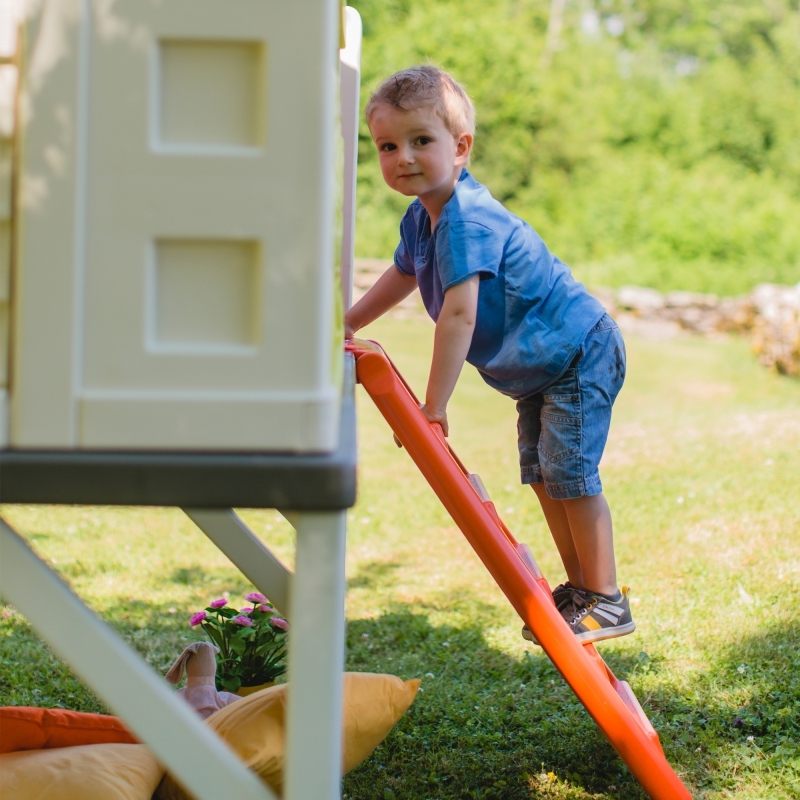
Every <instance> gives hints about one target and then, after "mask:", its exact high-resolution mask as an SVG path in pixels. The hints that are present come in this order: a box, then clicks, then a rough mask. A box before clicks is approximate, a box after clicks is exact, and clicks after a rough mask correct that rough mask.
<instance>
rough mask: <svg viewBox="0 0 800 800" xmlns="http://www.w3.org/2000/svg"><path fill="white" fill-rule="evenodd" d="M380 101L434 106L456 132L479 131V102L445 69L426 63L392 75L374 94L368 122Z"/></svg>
mask: <svg viewBox="0 0 800 800" xmlns="http://www.w3.org/2000/svg"><path fill="white" fill-rule="evenodd" d="M379 105H389V106H393V107H394V108H399V109H400V110H401V111H414V110H415V109H417V108H424V107H431V108H433V110H434V111H435V112H436V113H437V114H438V115H439V117H441V119H442V121H443V122H444V124H445V126H446V127H447V130H449V131H450V133H452V134H453V136H459V135H460V134H462V133H468V134H470V135H471V136H474V135H475V106H474V105H472V100H470V99H469V95H468V94H467V93H466V92H465V91H464V87H463V86H462V85H461V84H460V83H459V82H458V81H457V80H455V79H454V78H453V77H452V76H451V75H449V74H448V73H447V72H445V71H444V70H443V69H439V68H438V67H433V66H430V65H424V66H419V67H409V68H408V69H404V70H401V71H400V72H395V74H394V75H390V76H389V77H388V78H387V79H386V80H385V81H384V82H383V83H382V84H381V85H380V86H379V87H378V88H377V89H376V90H375V91H374V92H373V94H372V96H371V97H370V98H369V102H368V103H367V107H366V109H365V112H364V113H365V115H366V117H367V122H368V123H369V118H370V117H371V116H372V113H373V112H374V111H375V109H376V108H377V107H378V106H379Z"/></svg>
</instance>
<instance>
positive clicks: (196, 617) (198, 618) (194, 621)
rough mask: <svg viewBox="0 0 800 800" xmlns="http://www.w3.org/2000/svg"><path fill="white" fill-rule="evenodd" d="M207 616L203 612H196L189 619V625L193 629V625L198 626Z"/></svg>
mask: <svg viewBox="0 0 800 800" xmlns="http://www.w3.org/2000/svg"><path fill="white" fill-rule="evenodd" d="M207 616H208V615H207V614H206V612H205V611H198V612H196V613H195V614H192V616H191V617H190V618H189V625H191V627H192V628H194V626H195V625H199V624H200V623H201V622H202V621H203V620H204V619H205V618H206V617H207Z"/></svg>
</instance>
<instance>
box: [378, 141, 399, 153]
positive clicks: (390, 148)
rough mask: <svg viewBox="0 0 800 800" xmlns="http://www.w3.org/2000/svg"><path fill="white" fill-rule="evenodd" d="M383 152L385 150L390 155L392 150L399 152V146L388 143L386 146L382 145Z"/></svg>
mask: <svg viewBox="0 0 800 800" xmlns="http://www.w3.org/2000/svg"><path fill="white" fill-rule="evenodd" d="M381 150H384V151H385V152H387V153H389V152H391V151H392V150H397V145H396V144H392V143H391V142H386V144H382V145H381Z"/></svg>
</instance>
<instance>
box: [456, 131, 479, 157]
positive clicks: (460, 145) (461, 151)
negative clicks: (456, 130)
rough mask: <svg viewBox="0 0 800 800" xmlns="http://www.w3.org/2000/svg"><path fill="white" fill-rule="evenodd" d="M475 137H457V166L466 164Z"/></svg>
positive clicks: (466, 134) (468, 134)
mask: <svg viewBox="0 0 800 800" xmlns="http://www.w3.org/2000/svg"><path fill="white" fill-rule="evenodd" d="M474 140H475V137H474V136H473V135H472V134H471V133H460V134H459V135H458V136H457V137H456V164H466V163H467V162H468V161H469V154H470V153H471V152H472V142H473V141H474Z"/></svg>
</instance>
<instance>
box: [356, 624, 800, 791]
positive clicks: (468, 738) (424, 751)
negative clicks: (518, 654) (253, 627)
mask: <svg viewBox="0 0 800 800" xmlns="http://www.w3.org/2000/svg"><path fill="white" fill-rule="evenodd" d="M799 644H800V626H799V625H798V622H797V621H795V620H784V621H783V622H781V623H776V624H775V625H774V626H773V627H771V628H769V629H765V630H763V631H760V632H759V633H758V634H756V635H749V636H745V637H742V638H741V639H739V640H737V641H731V642H730V643H729V644H728V645H726V646H725V647H724V648H722V649H719V650H718V651H717V652H714V653H709V654H708V667H707V669H706V670H705V671H700V672H693V673H692V674H691V677H690V680H689V681H685V680H681V678H682V676H681V675H680V673H679V671H678V669H679V668H677V667H676V665H674V664H670V662H669V660H668V659H667V658H665V657H663V656H653V657H651V656H648V655H646V654H644V653H640V654H638V655H633V652H635V650H634V651H629V652H619V651H609V652H608V653H605V654H604V655H605V656H606V658H607V661H608V663H609V666H610V667H611V668H612V670H614V672H615V673H616V674H617V676H618V677H619V678H621V679H625V680H628V681H629V682H630V683H631V684H632V686H633V687H634V690H635V691H636V693H637V695H638V696H639V699H640V701H641V702H642V704H643V705H644V707H645V710H646V712H647V714H648V716H649V717H650V718H651V721H652V722H653V724H654V727H655V728H656V730H657V731H658V733H659V735H660V737H661V741H662V745H663V747H664V750H665V752H666V755H667V759H668V760H669V762H670V763H671V764H672V766H673V767H674V768H675V769H676V771H677V772H678V774H679V775H680V776H681V778H682V780H683V781H684V782H685V783H686V785H687V786H688V787H689V788H690V789H691V791H692V792H693V796H695V797H698V798H702V797H709V796H714V797H719V796H728V794H725V793H731V792H732V793H733V794H736V793H738V792H739V791H745V790H746V792H748V794H747V796H752V797H769V798H770V800H779V798H780V799H781V800H782V799H783V798H791V797H797V796H800V747H799V746H798V740H799V738H800V737H798V734H799V733H800V681H798V675H800V648H798V645H799ZM348 647H349V653H348V669H350V670H358V671H375V672H389V673H393V674H397V675H400V676H401V677H403V678H411V677H420V678H423V684H422V693H421V694H420V695H418V697H417V699H416V701H415V703H414V705H413V706H412V707H411V709H410V710H409V712H408V713H407V714H406V716H405V717H404V718H403V719H402V720H400V722H399V723H398V725H397V727H396V728H395V730H394V731H393V732H392V734H390V736H389V737H388V738H387V740H386V741H385V742H384V744H383V745H382V746H381V747H380V748H378V750H377V751H376V752H375V754H374V755H373V757H372V758H371V759H369V760H368V761H367V762H366V763H365V764H363V765H362V766H361V767H360V768H359V769H358V770H356V771H354V772H353V773H351V775H349V776H348V777H347V778H346V780H345V792H346V794H347V797H348V798H350V799H351V800H367V799H368V798H369V799H370V800H371V798H375V797H378V798H398V800H400V799H401V798H402V799H403V800H412V799H413V800H417V798H423V797H426V798H496V799H497V800H501V799H502V800H505V798H509V799H511V798H540V797H541V798H545V797H557V798H565V799H569V800H577V799H578V798H581V799H582V798H589V797H591V798H606V797H608V798H612V797H614V798H625V800H628V799H630V800H634V799H638V798H644V797H645V795H644V793H643V792H642V790H641V789H640V787H639V786H638V784H637V783H636V781H635V780H634V778H633V777H632V775H631V774H630V773H629V772H628V770H627V768H626V767H625V766H624V764H623V763H622V762H621V760H620V759H619V758H618V757H617V756H616V754H615V753H614V752H613V750H612V748H611V747H610V745H608V743H607V742H606V741H605V738H604V737H603V735H602V733H601V732H600V730H599V729H598V728H597V727H596V726H595V725H594V723H593V722H592V721H591V719H590V718H589V717H588V715H587V713H586V712H585V710H584V709H583V708H582V706H581V705H580V703H579V701H578V700H577V698H576V697H575V696H574V695H573V694H572V692H571V690H570V689H569V688H568V687H567V686H566V684H565V683H564V681H563V680H562V679H561V677H560V676H559V674H558V673H557V671H556V669H555V667H553V665H552V664H551V663H550V661H549V660H548V659H547V657H546V656H545V655H544V654H543V652H542V651H541V650H539V649H536V648H534V649H531V650H530V651H527V652H526V654H525V656H524V657H523V658H522V659H520V660H518V659H515V658H512V657H509V656H508V655H506V654H505V653H503V652H501V651H499V650H497V649H495V648H493V647H491V646H490V645H488V644H487V642H486V639H485V637H484V635H483V630H482V629H481V628H480V627H479V626H478V625H471V626H464V627H448V626H440V627H435V626H433V625H431V624H430V623H429V621H428V619H427V618H426V617H425V616H423V615H419V614H413V613H408V612H405V611H402V610H399V611H397V612H396V613H391V614H386V615H384V616H382V617H379V618H376V619H360V620H352V621H351V622H350V625H349V633H348ZM601 650H602V648H601ZM426 674H429V675H430V676H429V677H425V676H426ZM748 737H752V738H749V739H748ZM548 773H552V775H549V776H548ZM754 792H755V793H754ZM720 793H723V794H720ZM733 794H731V795H730V796H733Z"/></svg>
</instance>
